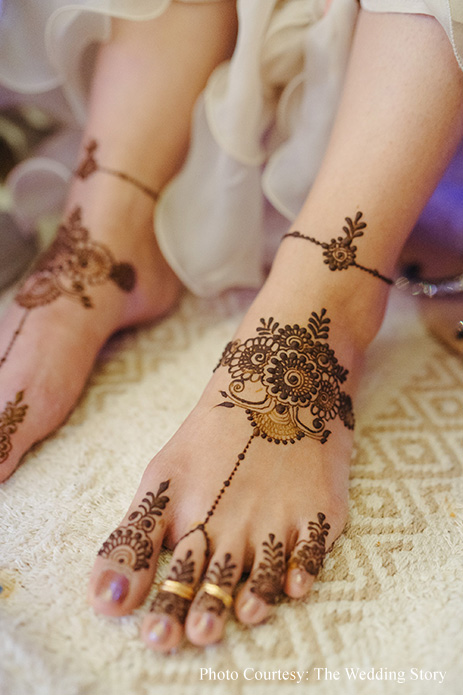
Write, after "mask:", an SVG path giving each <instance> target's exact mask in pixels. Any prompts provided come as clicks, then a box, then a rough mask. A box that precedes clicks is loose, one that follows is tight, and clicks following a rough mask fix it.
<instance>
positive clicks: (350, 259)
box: [283, 212, 394, 285]
mask: <svg viewBox="0 0 463 695" xmlns="http://www.w3.org/2000/svg"><path fill="white" fill-rule="evenodd" d="M362 217H363V212H358V213H357V214H356V216H355V219H354V220H352V219H351V218H350V217H346V218H345V221H346V226H345V227H343V228H342V230H343V232H344V235H345V236H344V237H342V236H338V237H337V239H331V241H330V243H329V244H328V243H327V242H323V241H319V240H318V239H315V238H314V237H311V236H307V235H305V234H302V232H297V231H294V232H288V233H287V234H285V235H284V237H283V239H286V238H287V237H295V238H296V239H305V241H310V242H311V243H312V244H315V245H316V246H321V248H322V249H323V256H324V257H325V260H324V263H326V264H327V265H328V267H329V269H330V270H347V268H350V267H351V266H354V267H355V268H358V269H359V270H363V271H364V272H365V273H369V274H370V275H373V276H374V277H376V278H379V279H380V280H383V282H385V283H387V284H388V285H393V284H394V281H393V280H391V278H388V277H386V276H385V275H381V273H379V272H378V271H377V270H376V269H373V268H366V267H365V266H364V265H360V263H357V260H356V258H357V247H356V246H353V244H352V242H353V241H354V239H356V238H359V237H362V236H363V235H364V232H363V230H364V229H366V226H367V225H366V223H365V222H363V221H362Z"/></svg>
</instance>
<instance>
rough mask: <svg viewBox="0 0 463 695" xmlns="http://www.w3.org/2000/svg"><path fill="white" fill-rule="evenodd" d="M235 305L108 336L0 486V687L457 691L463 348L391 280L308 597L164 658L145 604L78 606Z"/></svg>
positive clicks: (78, 692)
mask: <svg viewBox="0 0 463 695" xmlns="http://www.w3.org/2000/svg"><path fill="white" fill-rule="evenodd" d="M242 308H243V301H242V297H241V298H237V297H236V296H229V297H227V298H225V299H221V300H217V301H215V302H206V301H202V300H197V299H194V298H192V297H190V296H187V297H186V298H185V299H184V301H183V302H182V305H181V307H180V308H179V310H178V311H177V312H176V313H175V315H173V316H172V317H171V318H169V319H167V320H165V321H164V322H162V323H160V324H158V325H157V326H153V327H149V328H143V329H141V330H138V331H134V332H133V333H129V334H126V335H124V336H121V337H118V338H117V339H115V340H114V341H113V342H112V344H111V345H110V346H109V347H108V348H107V349H106V350H105V352H104V354H103V355H102V356H101V359H100V361H99V363H98V366H97V368H96V371H95V373H94V375H93V378H92V380H91V382H90V384H89V386H88V388H87V390H86V392H85V394H84V396H83V398H82V400H81V402H80V404H79V406H78V407H77V409H76V410H75V412H74V413H73V415H72V417H71V419H70V420H69V422H68V423H67V424H66V425H65V426H64V427H63V428H62V429H61V430H60V431H59V432H58V433H57V434H56V435H55V436H53V437H52V438H50V439H49V440H48V441H46V442H45V443H43V444H42V445H41V446H39V447H37V448H36V450H35V451H33V452H32V453H30V455H29V456H28V458H27V460H26V462H25V463H24V465H23V466H22V467H21V468H20V470H19V471H18V472H17V473H16V475H15V476H14V477H13V478H12V479H10V481H8V482H7V483H6V484H5V485H3V486H2V487H1V488H0V585H1V586H2V589H3V590H2V591H1V593H0V693H1V695H150V694H151V693H160V694H161V695H162V694H164V693H175V694H177V693H179V694H183V693H185V695H196V694H198V695H199V694H201V695H202V694H203V693H227V694H228V693H230V694H231V695H235V693H236V694H238V693H243V694H247V693H252V695H260V694H261V693H262V694H263V695H264V694H267V693H277V692H278V693H281V694H283V695H285V694H286V693H288V694H289V693H294V692H304V693H305V692H309V693H314V695H325V694H328V695H337V693H342V694H343V695H344V694H347V695H348V694H349V693H355V694H357V693H358V694H359V695H360V694H363V693H368V695H370V694H372V695H375V694H376V693H385V694H389V693H393V694H395V693H406V694H407V695H414V694H416V695H427V694H428V693H432V694H434V693H436V694H437V693H438V694H439V695H440V694H442V695H458V694H460V693H463V485H462V480H463V465H462V459H463V363H461V362H460V361H459V360H458V359H457V358H455V357H453V356H451V355H449V354H448V353H447V352H446V351H445V350H444V349H443V348H441V347H440V346H439V345H438V344H436V343H435V342H434V341H433V340H432V339H431V338H430V337H428V336H427V335H426V333H425V331H424V329H423V328H422V326H421V324H420V323H419V321H418V319H417V317H416V312H415V308H414V305H413V303H412V302H411V301H410V299H408V298H406V297H403V296H401V295H398V293H396V294H395V296H394V298H393V306H392V307H391V309H390V311H389V314H388V317H387V320H386V323H385V326H384V328H383V330H382V332H381V334H380V336H379V337H378V339H377V340H376V342H375V343H374V345H373V346H372V348H371V350H370V353H369V358H368V371H367V373H368V376H367V377H366V379H365V381H364V383H363V388H362V391H361V394H360V398H359V400H358V402H357V415H358V427H357V434H356V452H355V458H354V463H353V467H352V480H351V493H350V499H351V510H350V522H349V525H348V528H347V530H346V532H345V534H344V536H343V537H342V538H341V539H340V540H339V541H338V543H337V545H336V547H335V549H334V550H333V552H332V553H331V555H330V556H329V559H328V560H327V562H326V565H325V568H324V570H323V572H322V574H321V575H320V577H319V581H317V583H316V585H315V589H314V591H313V594H312V597H311V599H310V600H308V601H306V602H290V601H284V602H283V603H282V604H281V605H280V606H279V607H278V608H277V610H276V612H275V615H274V617H273V618H272V619H271V620H270V621H269V622H268V623H267V624H266V625H263V626H261V627H258V628H255V629H252V630H251V629H249V630H248V629H244V628H243V627H240V626H239V625H238V624H236V623H234V622H233V621H231V622H230V624H229V625H228V629H227V636H226V640H225V642H224V643H223V644H221V645H220V646H216V647H212V648H209V649H207V650H206V651H205V652H203V651H200V650H198V649H196V648H193V647H191V646H190V647H189V646H186V647H185V648H183V649H182V650H179V651H178V653H176V654H174V655H172V656H168V657H165V656H158V655H154V654H152V653H150V652H148V651H147V650H146V649H145V648H144V646H143V645H142V643H141V642H140V641H139V639H138V631H139V626H140V623H141V620H142V617H143V615H144V614H145V613H146V611H147V604H145V606H144V607H142V608H141V609H139V610H138V611H137V612H136V614H135V615H133V616H130V617H127V618H124V619H120V620H119V619H118V620H115V619H107V618H102V617H96V616H94V615H93V613H92V611H91V610H90V609H89V608H88V606H87V605H86V601H85V593H86V584H87V577H88V574H89V571H90V568H91V565H92V562H93V558H94V556H95V553H96V551H97V549H98V547H99V545H100V543H101V541H102V540H103V539H104V538H105V537H106V535H107V533H108V531H109V530H111V529H112V528H113V527H114V526H115V525H116V524H117V523H118V522H119V520H120V518H121V516H122V515H123V513H124V512H125V509H126V507H127V506H128V504H129V503H130V501H131V498H132V496H133V493H134V492H135V489H136V487H137V485H138V481H139V478H140V475H141V473H142V471H143V469H144V467H145V465H146V463H147V461H148V460H149V459H150V458H151V456H152V455H153V453H155V452H156V451H157V450H158V449H159V448H160V447H161V446H162V445H163V443H164V442H165V441H166V440H167V439H168V438H169V437H170V436H171V435H172V434H173V433H174V431H175V430H176V428H177V426H178V425H179V424H180V423H181V422H182V420H183V418H184V417H185V416H186V415H187V413H188V411H189V410H190V408H191V407H192V406H193V404H194V403H195V402H196V400H197V398H198V397H199V396H200V394H201V391H202V388H203V386H204V384H205V383H206V381H207V380H208V378H209V374H210V370H211V366H213V365H214V364H215V363H216V360H217V358H218V356H219V355H220V353H221V350H222V347H223V345H224V343H225V342H226V341H227V340H228V338H229V336H230V334H231V333H232V331H233V328H234V326H235V325H236V324H237V322H238V320H239V316H240V312H241V311H242ZM63 388H66V384H63ZM288 503H290V500H288ZM167 560H168V557H167V555H166V556H165V557H164V558H163V561H162V566H163V567H164V569H165V565H166V562H167ZM201 669H204V671H201ZM317 669H318V670H317ZM325 669H327V670H326V671H325ZM227 671H228V680H227ZM362 671H363V674H362ZM291 672H299V675H294V680H291V678H292V677H293V676H292V675H291ZM438 672H441V673H442V674H444V675H443V682H442V676H440V675H439V674H438ZM201 674H203V679H202V680H201ZM214 676H215V680H214ZM222 677H223V678H224V680H219V679H220V678H222ZM286 678H287V680H286ZM428 679H429V680H428ZM298 680H300V682H299V683H298Z"/></svg>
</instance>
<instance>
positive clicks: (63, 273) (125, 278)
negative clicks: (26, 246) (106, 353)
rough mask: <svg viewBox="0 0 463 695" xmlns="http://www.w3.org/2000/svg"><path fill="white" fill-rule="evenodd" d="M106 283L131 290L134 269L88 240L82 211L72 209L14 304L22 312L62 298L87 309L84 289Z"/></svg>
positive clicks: (86, 292) (87, 297)
mask: <svg viewBox="0 0 463 695" xmlns="http://www.w3.org/2000/svg"><path fill="white" fill-rule="evenodd" d="M108 280H111V281H112V282H114V283H115V284H116V285H117V286H118V287H119V288H120V289H121V290H122V291H123V292H130V291H131V290H133V288H134V287H135V282H136V274H135V269H134V268H133V266H132V265H131V264H130V263H116V262H115V260H114V257H113V255H112V253H111V252H110V251H109V249H108V248H107V247H106V246H104V245H103V244H100V243H98V242H96V241H92V240H91V239H90V233H89V231H88V229H86V228H85V227H84V226H83V225H82V210H81V208H80V207H76V208H75V210H74V211H73V212H72V213H71V215H70V216H69V219H68V221H67V223H66V224H62V225H61V226H60V227H59V228H58V233H57V236H56V239H55V240H54V241H53V243H52V244H51V246H50V248H49V249H48V250H47V251H46V252H45V253H44V254H43V255H42V256H41V258H39V261H38V262H37V264H36V266H35V268H34V270H33V272H32V274H31V275H30V276H29V278H28V279H27V280H26V282H25V283H24V285H23V287H22V288H21V289H20V291H19V293H18V294H17V296H16V301H17V303H18V304H19V305H20V306H22V307H24V308H25V309H35V308H36V307H38V306H44V305H45V304H50V302H53V301H54V300H55V299H57V298H58V297H60V296H62V295H64V296H66V297H69V298H70V299H75V300H77V301H78V302H80V303H81V304H82V306H83V307H85V308H86V309H90V308H92V307H93V303H92V300H91V298H90V296H89V295H88V288H89V287H92V286H93V285H102V284H103V283H104V282H106V281H108Z"/></svg>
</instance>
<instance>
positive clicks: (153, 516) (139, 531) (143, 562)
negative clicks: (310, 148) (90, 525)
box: [98, 480, 170, 572]
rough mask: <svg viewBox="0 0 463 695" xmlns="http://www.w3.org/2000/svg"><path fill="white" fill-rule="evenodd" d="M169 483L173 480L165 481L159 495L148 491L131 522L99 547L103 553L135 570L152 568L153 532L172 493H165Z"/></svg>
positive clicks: (132, 514)
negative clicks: (150, 566) (150, 560)
mask: <svg viewBox="0 0 463 695" xmlns="http://www.w3.org/2000/svg"><path fill="white" fill-rule="evenodd" d="M169 483H170V481H169V480H166V481H165V482H163V483H161V484H160V486H159V488H158V491H157V493H156V495H154V494H153V493H152V492H147V493H146V495H145V497H144V498H143V500H142V501H141V504H139V505H138V509H137V510H136V511H134V512H132V513H131V514H130V516H129V519H128V523H127V524H126V525H124V526H119V527H118V528H117V529H116V530H115V531H113V532H112V533H111V535H110V536H109V538H108V539H107V540H106V541H105V542H104V543H103V545H102V547H101V548H100V550H99V551H98V555H99V556H100V557H104V558H105V559H107V560H112V561H113V562H117V563H118V564H120V565H124V566H126V567H129V568H130V569H132V570H133V571H134V572H137V571H138V570H141V569H149V562H148V561H149V559H150V558H151V556H152V555H153V542H152V540H151V538H150V534H151V533H152V532H153V531H154V529H155V528H156V523H157V520H158V518H159V517H160V516H162V513H163V511H164V509H165V508H166V506H167V504H168V502H169V497H167V495H164V494H163V493H164V492H165V491H166V490H167V488H168V487H169Z"/></svg>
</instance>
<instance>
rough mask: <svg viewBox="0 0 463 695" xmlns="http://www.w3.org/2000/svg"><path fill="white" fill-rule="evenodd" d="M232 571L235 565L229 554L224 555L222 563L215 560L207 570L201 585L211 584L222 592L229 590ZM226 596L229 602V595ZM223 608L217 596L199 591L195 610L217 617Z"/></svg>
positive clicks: (231, 581)
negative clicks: (225, 589)
mask: <svg viewBox="0 0 463 695" xmlns="http://www.w3.org/2000/svg"><path fill="white" fill-rule="evenodd" d="M234 570H236V564H235V563H234V562H232V556H231V554H230V553H226V554H225V556H224V559H223V562H222V563H220V562H218V561H217V560H216V561H215V562H214V564H213V565H212V567H209V568H208V570H207V573H206V576H205V577H204V582H203V585H207V584H212V585H214V586H216V587H218V588H219V589H221V590H222V591H223V589H224V588H229V589H230V588H231V587H232V586H233V573H234ZM217 593H219V592H217ZM224 593H225V592H224ZM226 595H227V596H228V597H229V599H230V600H231V596H230V594H226ZM224 598H225V597H224ZM225 607H226V606H225V603H224V600H223V599H221V598H219V597H218V596H214V595H213V594H211V593H209V592H208V591H205V590H203V591H200V593H199V595H198V597H197V599H196V601H195V604H194V608H195V610H199V611H205V612H208V613H214V614H215V615H217V616H221V615H222V613H223V612H224V610H225Z"/></svg>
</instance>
